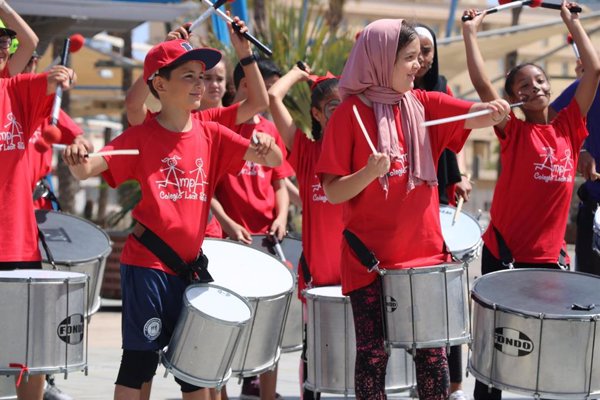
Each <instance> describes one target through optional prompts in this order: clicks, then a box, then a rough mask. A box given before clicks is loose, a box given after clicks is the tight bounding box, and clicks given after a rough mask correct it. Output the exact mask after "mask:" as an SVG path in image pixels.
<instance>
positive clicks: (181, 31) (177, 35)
mask: <svg viewBox="0 0 600 400" xmlns="http://www.w3.org/2000/svg"><path fill="white" fill-rule="evenodd" d="M190 26H192V23H191V22H186V23H185V24H183V25H181V26H180V27H179V28H177V29H175V30H172V31H171V32H169V33H168V34H167V38H166V39H165V42H168V41H169V40H177V39H183V40H189V39H190V36H191V35H192V34H191V33H190V32H189V31H188V29H189V27H190Z"/></svg>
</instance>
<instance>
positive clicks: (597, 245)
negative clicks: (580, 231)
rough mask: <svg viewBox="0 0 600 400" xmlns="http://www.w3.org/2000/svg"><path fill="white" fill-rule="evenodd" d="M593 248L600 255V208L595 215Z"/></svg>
mask: <svg viewBox="0 0 600 400" xmlns="http://www.w3.org/2000/svg"><path fill="white" fill-rule="evenodd" d="M592 248H593V249H594V251H595V252H596V253H597V254H599V255H600V207H599V208H597V209H596V212H595V213H594V236H593V242H592Z"/></svg>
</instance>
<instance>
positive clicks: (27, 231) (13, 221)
mask: <svg viewBox="0 0 600 400" xmlns="http://www.w3.org/2000/svg"><path fill="white" fill-rule="evenodd" d="M46 82H47V74H39V75H33V74H22V75H17V76H15V77H14V78H10V79H0V118H1V120H0V129H1V132H0V163H1V164H2V168H0V182H2V190H0V210H1V211H0V225H1V226H3V227H4V229H0V261H2V262H5V261H39V260H40V253H39V251H38V239H37V225H36V222H35V216H34V212H33V202H32V201H31V188H32V184H31V176H30V173H29V164H28V161H27V152H26V149H27V142H28V141H29V138H30V137H31V135H32V134H33V131H34V130H35V128H36V127H38V126H39V125H40V124H41V123H42V120H43V119H44V117H46V116H48V114H49V113H50V107H51V105H52V99H53V96H47V95H46V90H47V84H46Z"/></svg>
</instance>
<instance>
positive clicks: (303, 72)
mask: <svg viewBox="0 0 600 400" xmlns="http://www.w3.org/2000/svg"><path fill="white" fill-rule="evenodd" d="M298 62H299V63H302V64H303V65H304V69H302V68H300V67H298V65H297V64H294V67H293V68H292V71H293V72H294V74H295V76H296V77H297V79H298V82H302V81H308V76H309V75H310V73H311V70H310V67H309V66H308V64H306V63H305V62H304V61H298Z"/></svg>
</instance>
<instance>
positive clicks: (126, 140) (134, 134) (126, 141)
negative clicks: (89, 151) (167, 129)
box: [100, 123, 148, 188]
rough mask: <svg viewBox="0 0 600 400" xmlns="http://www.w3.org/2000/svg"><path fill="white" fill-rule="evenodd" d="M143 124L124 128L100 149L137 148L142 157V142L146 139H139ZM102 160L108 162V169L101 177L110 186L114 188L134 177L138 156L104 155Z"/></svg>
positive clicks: (141, 135) (141, 136)
mask: <svg viewBox="0 0 600 400" xmlns="http://www.w3.org/2000/svg"><path fill="white" fill-rule="evenodd" d="M145 125H146V124H145V123H144V124H142V125H137V126H134V127H131V128H129V129H127V130H125V131H124V132H123V133H121V134H120V135H119V136H117V137H116V138H114V139H113V140H112V141H111V142H110V143H109V144H107V145H106V146H104V148H103V149H102V150H100V151H108V150H124V149H139V151H140V155H139V157H143V155H144V143H147V142H148V141H147V140H146V141H144V140H140V138H142V139H143V136H144V134H143V133H144V132H143V130H142V129H140V127H142V126H145ZM104 160H105V161H106V163H107V164H108V169H107V170H106V171H104V172H103V173H102V177H103V178H104V180H106V182H107V183H108V184H109V185H110V187H113V188H114V187H117V186H119V185H120V184H121V183H123V182H125V181H128V180H130V179H134V177H135V170H136V165H137V164H138V160H139V158H138V157H119V156H104Z"/></svg>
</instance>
